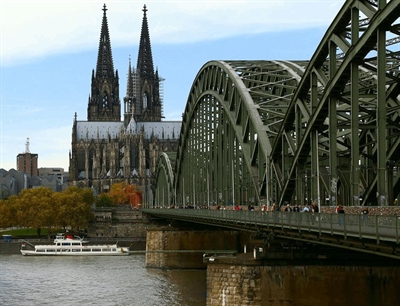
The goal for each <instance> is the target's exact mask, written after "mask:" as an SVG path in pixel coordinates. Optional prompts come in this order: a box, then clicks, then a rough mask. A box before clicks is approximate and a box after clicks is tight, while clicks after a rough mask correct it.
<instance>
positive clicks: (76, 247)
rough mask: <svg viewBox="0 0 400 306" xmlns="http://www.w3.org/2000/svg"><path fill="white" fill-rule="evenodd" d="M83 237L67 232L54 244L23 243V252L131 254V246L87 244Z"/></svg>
mask: <svg viewBox="0 0 400 306" xmlns="http://www.w3.org/2000/svg"><path fill="white" fill-rule="evenodd" d="M86 243H87V241H85V240H83V239H82V238H80V237H78V236H75V238H74V237H73V236H71V235H68V234H67V235H66V234H62V233H61V234H57V236H56V239H54V244H53V245H35V246H34V245H32V244H30V243H28V244H29V245H30V246H31V247H33V249H29V248H28V249H27V248H26V244H23V245H21V254H22V255H24V256H121V255H129V248H126V247H119V246H118V245H117V244H111V245H87V244H86Z"/></svg>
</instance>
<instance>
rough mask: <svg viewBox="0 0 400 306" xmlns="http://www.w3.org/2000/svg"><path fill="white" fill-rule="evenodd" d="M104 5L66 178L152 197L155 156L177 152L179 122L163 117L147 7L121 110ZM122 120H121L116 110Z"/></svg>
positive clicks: (95, 187)
mask: <svg viewBox="0 0 400 306" xmlns="http://www.w3.org/2000/svg"><path fill="white" fill-rule="evenodd" d="M106 12H107V9H106V5H104V7H103V20H102V25H101V33H100V42H99V50H98V56H97V65H96V70H93V71H92V85H91V94H90V96H89V100H88V108H87V121H80V120H78V119H77V115H76V113H75V118H74V122H73V127H72V143H71V146H72V148H71V151H70V166H69V180H70V183H72V184H74V185H77V186H80V187H91V188H92V189H93V190H94V191H95V193H97V194H98V193H101V192H107V191H108V190H109V188H110V186H111V185H112V184H114V183H116V182H120V181H125V182H127V183H128V184H135V185H137V186H140V187H142V188H143V189H144V201H145V202H146V203H147V204H148V203H150V202H151V201H152V191H151V186H152V180H153V178H154V177H153V176H154V173H155V169H156V163H157V159H158V156H159V155H160V154H161V153H162V152H176V150H177V145H178V139H179V133H180V128H181V122H180V121H162V119H163V113H162V112H163V100H162V94H160V87H162V86H161V83H162V81H163V79H162V78H161V77H160V76H159V74H158V70H156V71H154V66H153V56H152V51H151V43H150V34H149V28H148V22H147V8H146V5H144V7H143V20H142V28H141V35H140V44H139V50H138V59H137V65H136V68H133V67H132V65H131V60H130V58H129V65H128V72H127V89H126V94H125V97H124V98H123V109H121V99H120V95H119V76H118V70H114V64H113V57H112V49H111V40H110V34H109V29H108V23H107V14H106ZM122 111H123V119H122V120H121V112H122Z"/></svg>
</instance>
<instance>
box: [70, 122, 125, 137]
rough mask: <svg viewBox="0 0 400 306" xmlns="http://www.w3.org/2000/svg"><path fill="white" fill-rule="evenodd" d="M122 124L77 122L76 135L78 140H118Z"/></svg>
mask: <svg viewBox="0 0 400 306" xmlns="http://www.w3.org/2000/svg"><path fill="white" fill-rule="evenodd" d="M123 126H124V123H123V122H109V121H106V122H105V121H77V123H76V135H77V139H78V140H85V139H107V138H108V137H110V138H111V139H115V138H118V136H119V132H120V131H121V128H122V127H123Z"/></svg>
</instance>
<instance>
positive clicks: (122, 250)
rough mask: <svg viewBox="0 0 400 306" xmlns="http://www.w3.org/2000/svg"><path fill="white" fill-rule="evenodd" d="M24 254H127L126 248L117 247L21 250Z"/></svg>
mask: <svg viewBox="0 0 400 306" xmlns="http://www.w3.org/2000/svg"><path fill="white" fill-rule="evenodd" d="M21 254H22V255H24V256H126V255H129V249H128V248H123V247H122V248H121V247H119V248H117V249H116V250H115V251H93V250H90V249H82V250H68V249H66V250H52V249H40V250H21Z"/></svg>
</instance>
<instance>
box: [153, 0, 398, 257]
mask: <svg viewBox="0 0 400 306" xmlns="http://www.w3.org/2000/svg"><path fill="white" fill-rule="evenodd" d="M399 17H400V1H399V0H392V1H385V0H349V1H346V2H345V3H344V5H343V7H342V8H341V9H340V11H339V12H338V14H337V16H336V17H335V19H334V20H333V21H332V23H331V25H330V26H329V28H328V29H327V31H326V33H325V35H324V36H323V37H322V40H321V42H320V43H319V45H318V47H317V49H316V50H315V53H314V55H313V56H312V58H311V59H309V60H302V61H300V60H297V61H285V60H259V61H210V62H207V63H206V64H204V66H203V67H202V68H201V69H200V71H199V72H198V74H197V75H196V77H195V79H194V81H193V85H192V88H191V89H190V92H189V97H188V100H187V104H186V108H185V110H184V113H183V120H182V128H181V131H180V140H179V147H178V151H177V154H176V160H175V161H171V160H170V159H169V158H168V155H167V154H162V155H161V156H160V158H159V161H158V167H157V171H156V184H155V193H154V203H152V204H151V205H148V206H149V207H146V211H147V209H148V208H152V207H155V206H156V207H170V206H172V207H181V208H184V207H188V206H192V207H200V206H201V207H210V206H217V205H221V206H223V205H226V206H230V205H231V206H233V205H236V204H238V205H246V206H247V205H249V204H251V205H254V206H255V207H260V206H261V205H266V206H268V207H269V206H270V205H271V204H272V203H277V204H278V205H281V204H283V203H285V202H287V203H297V204H301V205H304V204H305V203H315V204H316V205H318V206H319V208H320V211H322V210H321V207H324V206H327V207H328V206H329V207H335V206H337V205H338V204H341V205H344V206H350V207H360V206H374V207H388V206H393V205H396V203H397V198H398V196H399V194H400V172H399V166H400V100H399V94H400V78H399V74H400V69H399V67H400V65H399V58H400V51H399V42H400V40H399V34H400V26H399V23H398V19H399ZM153 213H157V214H159V215H160V214H161V213H162V214H164V213H165V214H167V215H168V216H172V215H173V218H184V219H186V220H189V219H191V218H192V220H195V221H196V222H197V221H200V220H201V222H210V223H213V222H214V220H216V219H218V220H219V223H220V224H221V223H223V222H225V221H226V224H228V225H231V226H233V225H234V227H235V228H238V227H242V226H245V225H247V224H248V222H251V223H252V225H253V226H258V225H259V224H260V226H262V227H267V228H268V227H269V226H274V227H275V229H278V228H281V229H282V231H281V234H280V235H284V236H286V237H287V238H291V237H292V236H291V235H294V234H293V232H298V233H304V232H305V231H307V232H310V233H313V234H319V235H316V237H317V238H315V239H316V240H318V239H321V237H322V236H324V235H322V233H330V236H335V237H341V238H338V240H340V241H341V242H339V243H336V245H337V246H340V244H343V240H346V239H349V238H355V239H359V238H362V239H361V240H362V241H364V240H365V238H371V239H372V240H374V241H375V245H376V247H374V248H373V249H370V251H372V252H378V251H377V249H379V247H378V246H379V245H382V243H383V242H385V243H386V242H388V243H389V244H390V243H395V244H398V238H397V235H398V226H397V218H396V217H377V219H376V220H375V223H374V225H373V226H372V227H361V225H360V223H359V216H354V218H353V217H351V216H348V215H346V217H345V219H346V226H345V227H343V229H339V228H338V225H337V224H336V223H335V222H333V218H335V217H336V216H333V215H332V216H329V215H321V217H320V218H319V221H318V222H317V223H315V224H313V225H312V224H310V222H309V221H310V220H308V219H307V221H304V220H303V219H302V220H301V223H300V224H298V223H296V224H295V223H293V222H294V220H293V219H290V218H288V215H285V214H283V213H282V216H281V217H280V218H279V220H280V221H279V223H276V222H275V223H273V221H274V219H273V218H272V215H270V214H267V215H261V214H257V215H256V214H251V213H250V212H249V213H246V212H241V213H240V214H234V213H235V212H232V213H230V212H229V213H228V212H219V211H214V210H184V209H180V210H168V211H167V210H157V212H153ZM224 214H225V215H224ZM167 215H165V216H167ZM385 218H387V219H385ZM386 220H388V222H389V220H390V224H391V225H393V226H394V225H395V226H394V227H393V228H392V227H389V228H387V227H386V226H385V224H386ZM304 222H307V223H304ZM357 222H358V223H357ZM287 229H289V230H290V231H287ZM293 229H294V231H291V230H293ZM295 236H296V237H295V238H296V239H303V238H302V237H304V235H303V236H302V235H300V234H299V235H295ZM307 239H308V240H313V238H312V237H309V238H307ZM350 240H353V239H350ZM324 243H325V242H324ZM353 245H355V243H354V242H353V244H352V246H348V247H353ZM357 248H358V249H359V250H362V249H364V250H365V249H366V248H365V245H364V244H363V243H360V244H359V246H358V247H357ZM396 248H397V247H393V245H390V246H389V249H390V251H384V252H382V254H386V255H387V254H391V255H392V254H394V253H396V252H397V251H396ZM379 252H380V251H379ZM395 256H397V255H395Z"/></svg>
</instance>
